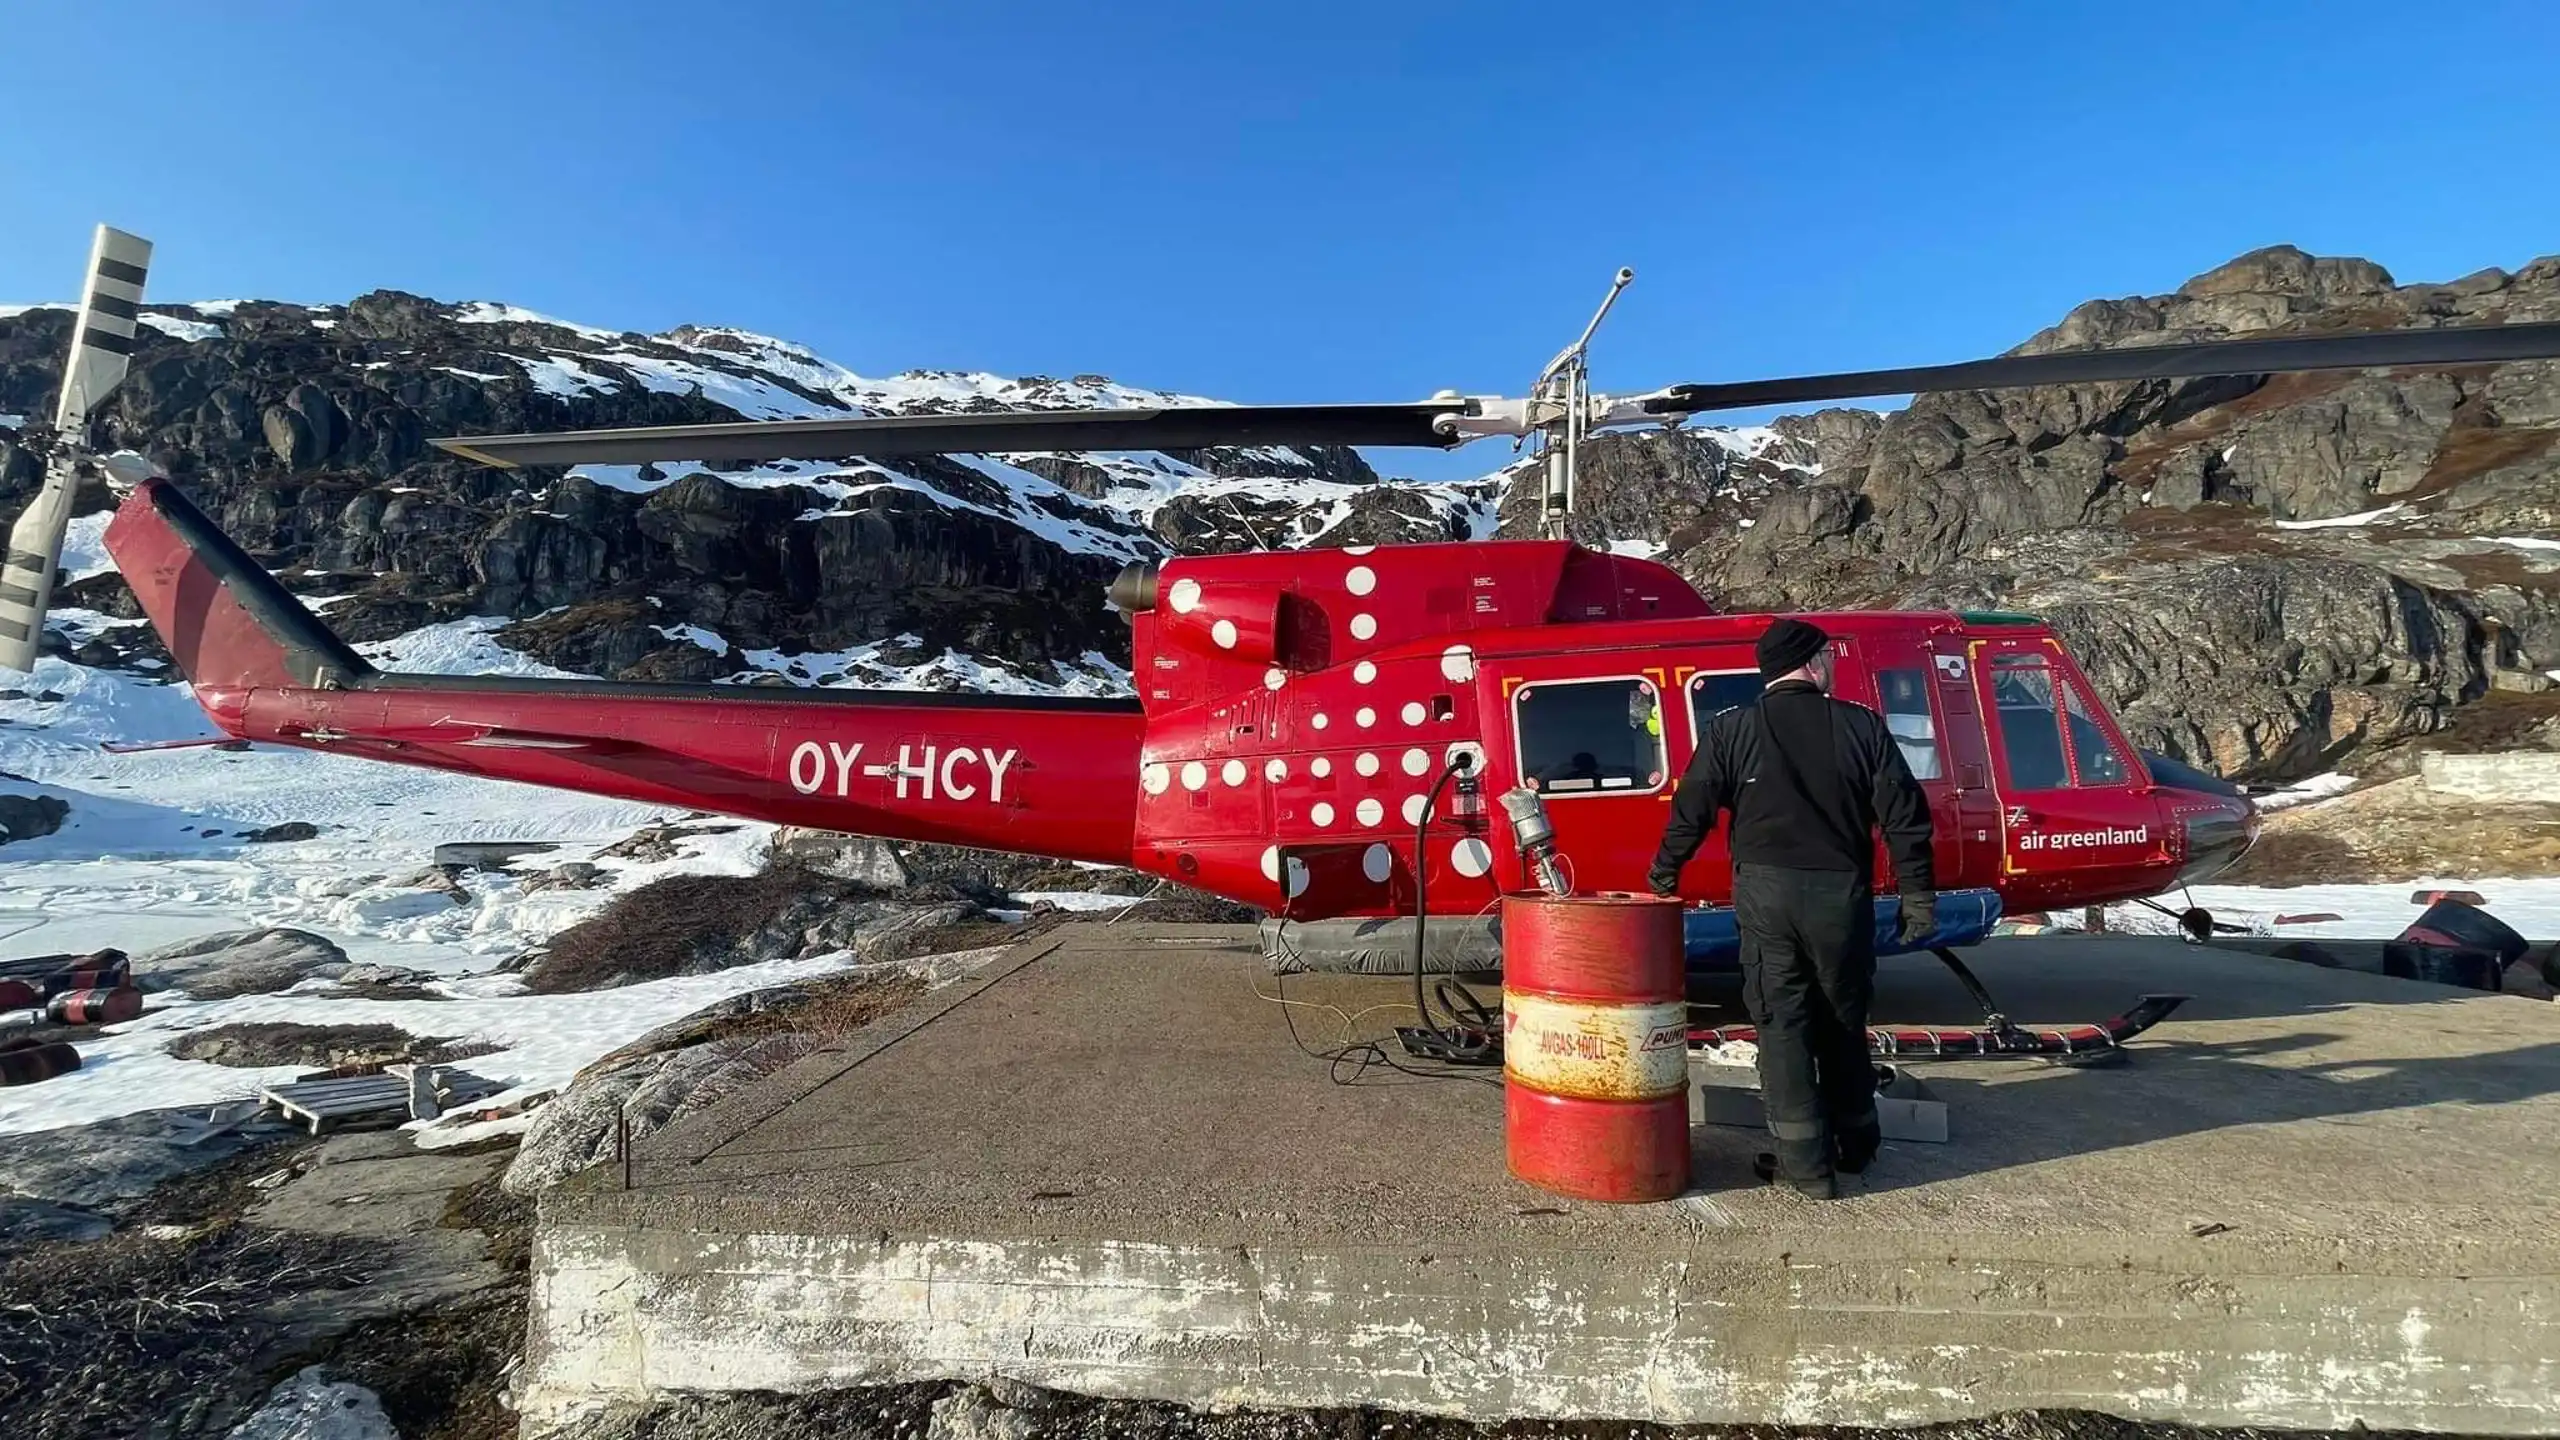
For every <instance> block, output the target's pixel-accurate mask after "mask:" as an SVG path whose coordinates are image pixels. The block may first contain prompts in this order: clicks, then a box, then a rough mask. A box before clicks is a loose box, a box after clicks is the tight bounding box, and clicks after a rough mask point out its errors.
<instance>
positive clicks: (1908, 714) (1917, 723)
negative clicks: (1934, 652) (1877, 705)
mask: <svg viewBox="0 0 2560 1440" xmlns="http://www.w3.org/2000/svg"><path fill="white" fill-rule="evenodd" d="M1876 691H1877V694H1878V696H1879V698H1881V699H1882V700H1883V701H1884V723H1885V728H1886V729H1888V730H1891V731H1892V732H1893V743H1894V744H1896V745H1898V746H1900V747H1901V748H1902V759H1903V763H1905V764H1907V765H1909V766H1910V767H1911V778H1913V779H1915V780H1935V779H1937V778H1938V776H1939V775H1940V773H1941V768H1940V765H1939V760H1938V722H1937V718H1936V717H1935V716H1934V715H1933V714H1931V713H1930V710H1929V672H1928V671H1926V670H1879V671H1877V672H1876Z"/></svg>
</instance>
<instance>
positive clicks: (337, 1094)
mask: <svg viewBox="0 0 2560 1440" xmlns="http://www.w3.org/2000/svg"><path fill="white" fill-rule="evenodd" d="M503 1088H505V1087H503V1086H501V1085H498V1084H496V1083H494V1082H492V1081H489V1080H484V1079H482V1078H481V1077H479V1076H477V1075H470V1074H465V1073H464V1072H462V1071H459V1070H452V1069H447V1068H445V1067H444V1066H440V1065H391V1066H386V1067H384V1068H383V1069H382V1070H381V1071H380V1072H379V1073H376V1074H370V1075H326V1074H324V1075H320V1076H317V1077H313V1078H309V1079H302V1080H293V1081H288V1082H286V1083H285V1084H282V1085H269V1086H266V1087H264V1088H263V1089H261V1090H259V1092H258V1113H260V1114H262V1115H263V1114H265V1113H266V1112H267V1111H269V1110H273V1111H275V1112H276V1113H278V1114H280V1115H282V1116H284V1117H285V1118H286V1119H288V1120H292V1121H294V1122H295V1123H297V1124H307V1125H309V1126H310V1127H311V1133H312V1134H314V1135H317V1134H319V1133H320V1132H321V1131H323V1130H325V1129H327V1128H328V1127H329V1126H331V1125H336V1124H339V1123H342V1122H344V1121H348V1120H369V1119H377V1118H384V1117H390V1116H398V1117H400V1118H402V1119H408V1120H432V1119H434V1118H436V1116H438V1115H440V1114H442V1113H444V1111H445V1110H447V1109H449V1108H451V1107H452V1106H455V1105H460V1104H467V1103H468V1102H470V1101H472V1100H475V1099H477V1098H479V1097H480V1096H483V1095H489V1094H494V1093H496V1092H497V1091H498V1090H500V1089H503Z"/></svg>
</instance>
